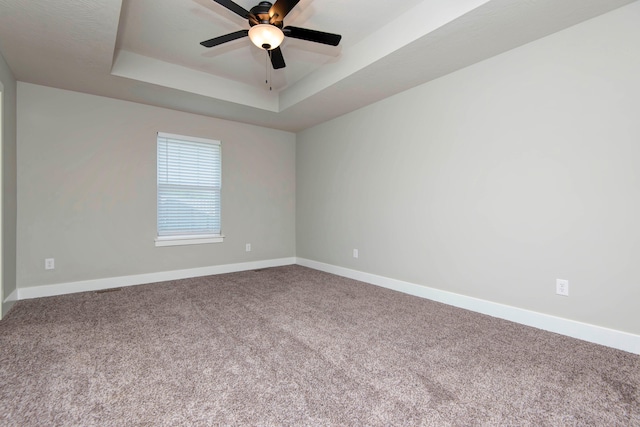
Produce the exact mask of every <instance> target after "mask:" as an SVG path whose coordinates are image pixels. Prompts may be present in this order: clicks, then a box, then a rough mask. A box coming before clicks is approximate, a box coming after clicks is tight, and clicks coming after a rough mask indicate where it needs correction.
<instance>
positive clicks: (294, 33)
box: [282, 27, 342, 46]
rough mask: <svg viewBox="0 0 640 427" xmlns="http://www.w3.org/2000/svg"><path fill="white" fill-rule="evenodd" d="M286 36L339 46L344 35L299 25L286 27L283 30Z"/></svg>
mask: <svg viewBox="0 0 640 427" xmlns="http://www.w3.org/2000/svg"><path fill="white" fill-rule="evenodd" d="M282 32H283V33H284V35H285V36H288V37H293V38H294V39H301V40H307V41H310V42H316V43H322V44H328V45H331V46H338V43H340V40H341V39H342V36H341V35H340V34H331V33H325V32H322V31H316V30H309V29H307V28H299V27H284V29H283V30H282Z"/></svg>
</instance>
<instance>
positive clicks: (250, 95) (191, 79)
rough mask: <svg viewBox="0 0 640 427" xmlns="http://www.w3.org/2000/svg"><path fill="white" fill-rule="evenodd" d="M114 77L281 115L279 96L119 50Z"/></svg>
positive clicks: (113, 69) (114, 66) (112, 72)
mask: <svg viewBox="0 0 640 427" xmlns="http://www.w3.org/2000/svg"><path fill="white" fill-rule="evenodd" d="M111 74H112V75H114V76H119V77H126V78H128V79H133V80H138V81H141V82H146V83H153V84H156V85H159V86H164V87H168V88H172V89H178V90H182V91H185V92H190V93H194V94H198V95H202V96H206V97H210V98H215V99H219V100H222V101H228V102H233V103H236V104H242V105H246V106H248V107H253V108H259V109H261V110H266V111H273V112H278V111H279V108H278V94H277V93H276V92H269V91H267V90H264V89H262V88H256V87H255V86H249V85H246V84H244V83H240V82H235V81H233V80H229V79H225V78H222V77H218V76H215V75H213V74H209V73H205V72H202V71H197V70H193V69H191V68H186V67H182V66H180V65H176V64H170V63H168V62H164V61H160V60H158V59H154V58H149V57H146V56H142V55H138V54H135V53H131V52H127V51H124V50H120V51H119V52H118V54H117V56H116V59H115V61H114V63H113V67H112V69H111Z"/></svg>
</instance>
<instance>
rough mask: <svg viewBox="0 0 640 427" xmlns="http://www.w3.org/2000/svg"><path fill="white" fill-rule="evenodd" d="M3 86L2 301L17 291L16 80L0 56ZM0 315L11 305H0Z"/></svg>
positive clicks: (0, 74) (9, 303)
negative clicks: (0, 307) (0, 306)
mask: <svg viewBox="0 0 640 427" xmlns="http://www.w3.org/2000/svg"><path fill="white" fill-rule="evenodd" d="M0 81H1V82H2V86H3V87H4V89H3V97H2V102H3V105H2V115H3V117H2V225H1V226H2V260H1V261H0V262H2V286H3V292H1V294H3V299H4V298H6V297H8V296H9V295H11V293H12V292H13V291H14V290H15V289H16V80H15V79H14V78H13V74H12V73H11V70H10V69H9V66H8V65H7V63H6V62H5V60H4V58H3V57H2V55H1V54H0ZM0 302H1V303H2V305H3V307H2V310H0V311H1V312H2V315H4V314H6V313H7V311H8V310H9V308H10V306H11V305H12V304H13V302H12V301H9V302H6V303H5V302H4V301H0Z"/></svg>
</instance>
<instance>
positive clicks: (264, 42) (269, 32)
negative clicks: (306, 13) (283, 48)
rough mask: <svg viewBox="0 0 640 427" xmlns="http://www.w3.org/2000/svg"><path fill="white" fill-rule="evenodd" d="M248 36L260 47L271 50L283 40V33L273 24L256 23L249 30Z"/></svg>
mask: <svg viewBox="0 0 640 427" xmlns="http://www.w3.org/2000/svg"><path fill="white" fill-rule="evenodd" d="M249 38H250V39H251V42H252V43H253V44H255V45H256V46H258V47H259V48H260V49H264V50H272V49H275V48H277V47H278V46H280V43H282V40H284V33H283V32H282V30H281V29H280V28H278V27H276V26H275V25H271V24H258V25H254V26H253V27H251V29H250V30H249Z"/></svg>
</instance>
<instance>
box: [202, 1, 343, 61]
mask: <svg viewBox="0 0 640 427" xmlns="http://www.w3.org/2000/svg"><path fill="white" fill-rule="evenodd" d="M213 1H214V2H216V3H218V4H219V5H221V6H224V7H226V8H227V9H229V10H230V11H232V12H234V13H236V14H238V15H240V16H242V17H243V18H245V19H247V20H248V21H249V25H250V27H251V28H250V29H249V30H240V31H235V32H233V33H229V34H225V35H224V36H220V37H214V38H212V39H210V40H205V41H203V42H200V44H201V45H202V46H204V47H214V46H218V45H220V44H223V43H227V42H230V41H232V40H236V39H240V38H242V37H246V36H249V39H251V41H252V42H253V44H255V45H256V46H258V47H259V48H260V49H264V50H266V51H267V52H268V53H269V58H271V64H272V65H273V68H274V69H276V70H277V69H279V68H284V67H285V66H286V64H285V62H284V56H282V50H281V49H280V43H282V40H284V37H285V36H287V37H293V38H294V39H301V40H307V41H311V42H315V43H323V44H328V45H331V46H338V43H340V39H341V38H342V36H341V35H339V34H331V33H325V32H322V31H316V30H309V29H306V28H299V27H284V28H283V25H284V23H283V20H284V17H285V16H287V14H288V13H289V12H290V11H291V9H293V8H294V7H295V5H296V4H298V2H299V1H300V0H276V2H275V3H274V4H271V3H270V2H268V1H261V2H260V3H258V4H257V5H256V6H254V7H252V8H251V10H246V9H245V8H243V7H242V6H240V5H238V4H236V3H234V2H233V1H231V0H213Z"/></svg>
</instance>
